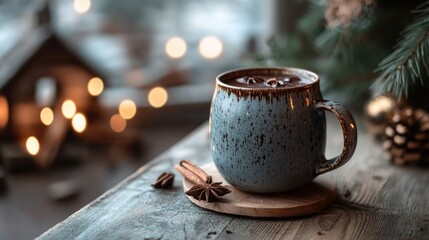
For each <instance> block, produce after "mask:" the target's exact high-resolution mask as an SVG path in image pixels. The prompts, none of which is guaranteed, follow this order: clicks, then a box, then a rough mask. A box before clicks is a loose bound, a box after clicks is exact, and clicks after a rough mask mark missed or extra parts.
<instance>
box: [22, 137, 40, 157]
mask: <svg viewBox="0 0 429 240" xmlns="http://www.w3.org/2000/svg"><path fill="white" fill-rule="evenodd" d="M25 147H26V148H27V152H28V153H29V154H31V155H33V156H34V155H37V154H38V153H39V150H40V144H39V140H37V138H36V137H34V136H31V137H29V138H27V141H26V142H25Z"/></svg>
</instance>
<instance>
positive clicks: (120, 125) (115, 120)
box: [110, 114, 127, 133]
mask: <svg viewBox="0 0 429 240" xmlns="http://www.w3.org/2000/svg"><path fill="white" fill-rule="evenodd" d="M110 127H111V128H112V130H113V131H114V132H117V133H120V132H123V131H124V130H125V128H126V127H127V121H126V120H125V119H124V118H122V117H121V115H119V114H115V115H113V116H112V117H111V118H110Z"/></svg>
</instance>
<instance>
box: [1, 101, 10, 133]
mask: <svg viewBox="0 0 429 240" xmlns="http://www.w3.org/2000/svg"><path fill="white" fill-rule="evenodd" d="M8 121H9V104H8V103H7V99H6V98H5V97H4V96H0V128H4V127H6V125H7V122H8Z"/></svg>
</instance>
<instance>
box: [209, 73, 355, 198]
mask: <svg viewBox="0 0 429 240" xmlns="http://www.w3.org/2000/svg"><path fill="white" fill-rule="evenodd" d="M296 79H298V80H296ZM301 80H302V81H301ZM304 80H305V81H304ZM294 81H296V84H295V83H293V82H294ZM325 110H327V111H330V112H332V113H333V114H334V115H335V116H336V117H337V118H338V120H339V122H340V124H341V127H342V129H343V135H344V148H343V151H342V153H341V154H340V155H339V156H338V157H335V158H333V159H331V160H327V159H326V158H325V156H324V152H325V145H326V120H325V113H324V111H325ZM356 142H357V132H356V124H355V121H354V119H353V117H352V115H351V114H350V112H349V111H348V110H347V109H346V108H344V107H343V106H342V105H339V104H338V103H335V102H333V101H329V100H324V99H323V98H322V95H321V93H320V87H319V77H318V76H317V75H316V74H315V73H312V72H310V71H307V70H303V69H297V68H281V67H279V68H249V69H238V70H233V71H229V72H226V73H223V74H221V75H219V76H218V77H217V79H216V89H215V92H214V96H213V100H212V105H211V110H210V146H211V150H212V156H213V160H214V163H215V165H216V167H217V169H218V170H219V172H220V173H221V174H222V176H223V177H224V178H225V180H226V181H228V182H229V183H230V184H231V185H233V186H235V187H236V188H238V189H240V190H243V191H248V192H255V193H276V192H283V191H288V190H292V189H295V188H298V187H300V186H303V185H304V184H307V183H309V182H311V181H312V180H313V179H314V177H316V176H317V175H320V174H322V173H326V172H328V171H331V170H333V169H335V168H338V167H340V166H341V165H343V164H345V163H346V162H347V161H348V160H349V159H350V158H351V156H352V155H353V152H354V150H355V148H356Z"/></svg>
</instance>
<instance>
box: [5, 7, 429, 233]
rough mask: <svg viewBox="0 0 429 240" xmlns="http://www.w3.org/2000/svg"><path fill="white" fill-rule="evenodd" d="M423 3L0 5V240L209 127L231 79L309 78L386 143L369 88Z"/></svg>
mask: <svg viewBox="0 0 429 240" xmlns="http://www.w3.org/2000/svg"><path fill="white" fill-rule="evenodd" d="M422 2H424V1H407V3H405V1H372V0H341V1H336V0H326V1H325V0H308V1H305V0H265V1H259V0H234V1H231V0H217V1H213V0H186V1H185V0H182V1H178V0H162V1H155V0H126V1H117V0H32V1H27V0H0V156H1V158H0V239H28V238H34V237H37V236H39V235H40V234H41V233H43V232H44V231H46V230H47V229H49V228H51V227H53V226H54V225H55V224H56V223H59V222H61V221H62V220H64V219H65V218H67V217H68V216H69V215H71V214H72V213H74V212H75V211H77V210H79V209H80V208H82V207H83V206H85V205H86V204H88V203H89V202H91V201H92V200H94V199H95V198H97V197H98V196H100V195H101V194H102V193H104V192H105V191H106V190H108V189H109V188H111V187H112V186H114V185H115V184H117V183H119V182H120V181H121V180H123V179H124V178H125V177H126V176H128V175H130V174H131V173H133V172H134V171H136V170H137V169H138V168H139V167H141V166H142V165H144V164H145V163H147V162H148V161H150V160H152V159H153V158H155V157H156V156H157V155H158V154H160V153H162V151H164V150H165V149H167V148H168V147H169V146H171V145H172V144H174V143H175V142H177V141H178V140H179V139H181V138H182V137H183V136H185V135H186V134H188V133H189V132H191V131H192V130H193V129H195V128H196V127H197V126H199V125H201V124H203V123H204V122H206V121H207V120H208V116H209V108H210V101H211V97H212V93H213V90H214V79H215V77H216V76H217V75H218V74H220V73H222V72H224V71H227V70H230V69H233V68H239V67H249V66H273V65H275V66H293V67H302V68H307V69H310V70H313V71H315V72H317V73H319V74H320V76H321V85H322V92H323V94H324V96H325V98H327V99H334V100H337V101H339V102H341V103H343V104H346V105H347V106H348V107H350V108H352V109H354V111H355V112H357V113H363V114H366V115H369V118H368V119H369V120H368V121H369V122H370V123H372V124H373V125H377V127H378V129H380V126H381V129H382V130H381V132H378V133H377V134H381V133H382V132H383V129H384V127H385V125H386V124H387V123H388V119H387V120H386V117H389V116H391V114H390V113H391V112H392V110H393V108H395V107H396V106H397V105H398V103H397V101H396V100H395V99H394V98H392V97H391V96H382V97H383V98H378V99H376V100H375V101H374V100H371V99H372V96H373V95H374V88H372V90H371V88H370V87H371V85H372V84H373V82H374V80H375V79H376V78H377V77H378V75H379V73H378V72H377V71H376V69H377V67H378V66H379V64H380V62H381V61H382V60H383V58H385V57H386V56H388V55H389V54H390V53H391V52H392V49H393V48H394V46H395V44H396V43H397V39H398V38H399V37H400V36H401V35H400V33H401V32H402V30H403V28H405V27H406V26H407V24H409V23H410V22H411V21H412V20H413V13H412V10H413V9H415V8H416V7H417V6H419V5H420V4H421V3H422ZM419 43H420V42H419ZM428 43H429V41H428ZM427 49H429V47H428V48H425V50H427ZM403 55H404V54H403ZM404 56H409V55H406V54H405V55H404ZM387 67H389V66H387ZM390 69H396V68H390ZM398 69H399V68H398ZM422 82H423V81H422ZM407 89H408V88H407ZM409 89H412V88H411V87H410V88H409ZM411 91H414V90H411ZM415 91H416V92H415V93H416V94H412V96H414V97H416V98H418V97H419V96H420V97H423V99H426V100H425V101H420V100H419V101H415V102H418V103H420V105H423V106H426V107H427V106H428V105H427V104H426V105H425V103H427V102H428V101H427V97H426V96H425V94H417V91H423V92H424V90H422V88H421V87H419V88H418V90H415ZM419 99H422V98H419ZM368 102H369V103H368ZM389 114H390V115H389ZM428 121H429V119H428ZM428 124H429V123H428Z"/></svg>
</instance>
